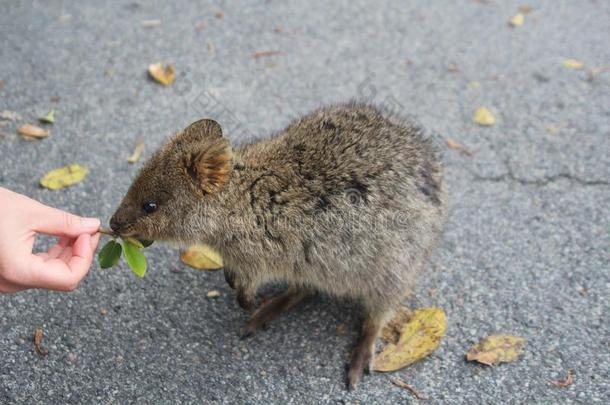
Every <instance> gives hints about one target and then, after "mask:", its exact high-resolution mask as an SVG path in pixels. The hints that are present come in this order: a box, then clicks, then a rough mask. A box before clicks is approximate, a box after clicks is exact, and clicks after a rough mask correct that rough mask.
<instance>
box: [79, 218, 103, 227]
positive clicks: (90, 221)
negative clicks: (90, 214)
mask: <svg viewBox="0 0 610 405" xmlns="http://www.w3.org/2000/svg"><path fill="white" fill-rule="evenodd" d="M83 225H84V226H85V227H87V228H96V229H97V228H99V227H100V225H101V222H100V220H99V219H98V218H83Z"/></svg>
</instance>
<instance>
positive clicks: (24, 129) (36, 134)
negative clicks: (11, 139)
mask: <svg viewBox="0 0 610 405" xmlns="http://www.w3.org/2000/svg"><path fill="white" fill-rule="evenodd" d="M17 133H19V135H21V136H22V137H23V138H24V139H27V140H28V141H31V140H34V139H42V138H46V137H47V136H49V131H48V130H46V129H42V128H40V127H37V126H35V125H30V124H25V125H22V126H20V127H19V128H17Z"/></svg>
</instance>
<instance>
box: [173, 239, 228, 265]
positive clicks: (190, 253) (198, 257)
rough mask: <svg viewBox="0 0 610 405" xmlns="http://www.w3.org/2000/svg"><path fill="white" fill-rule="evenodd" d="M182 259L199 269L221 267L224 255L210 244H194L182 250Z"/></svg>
mask: <svg viewBox="0 0 610 405" xmlns="http://www.w3.org/2000/svg"><path fill="white" fill-rule="evenodd" d="M180 260H182V262H183V263H185V264H188V265H189V266H191V267H193V268H195V269H199V270H218V269H221V268H222V266H223V264H222V257H220V254H218V252H216V251H215V250H214V249H212V248H211V247H210V246H208V245H203V244H202V245H193V246H191V247H189V248H188V249H187V250H185V251H184V252H182V254H181V255H180Z"/></svg>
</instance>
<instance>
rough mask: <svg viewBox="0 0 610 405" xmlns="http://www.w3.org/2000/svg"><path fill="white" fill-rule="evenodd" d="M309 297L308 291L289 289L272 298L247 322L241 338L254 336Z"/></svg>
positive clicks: (241, 332)
mask: <svg viewBox="0 0 610 405" xmlns="http://www.w3.org/2000/svg"><path fill="white" fill-rule="evenodd" d="M307 296H309V293H308V292H306V291H296V290H294V289H292V288H288V289H287V290H286V291H284V292H283V293H282V294H280V295H278V296H277V297H273V298H271V299H270V300H269V301H267V302H265V303H264V304H262V305H261V306H260V307H259V308H258V309H257V310H256V312H255V313H254V314H253V315H252V317H251V318H250V319H249V320H248V322H246V324H245V325H244V326H243V328H242V329H241V331H240V337H241V338H242V339H244V338H247V337H249V336H252V335H253V334H254V333H256V332H257V331H258V330H260V329H262V328H263V327H265V325H266V324H267V323H269V322H270V321H272V320H274V319H275V318H277V317H279V316H280V315H281V314H282V313H284V312H286V311H288V310H289V309H290V308H292V307H294V306H295V305H296V304H298V303H299V302H301V301H303V299H304V298H305V297H307Z"/></svg>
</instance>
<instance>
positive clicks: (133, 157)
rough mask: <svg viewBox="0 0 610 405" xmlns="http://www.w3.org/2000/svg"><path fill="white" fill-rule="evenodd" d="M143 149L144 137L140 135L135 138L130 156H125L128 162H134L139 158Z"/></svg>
mask: <svg viewBox="0 0 610 405" xmlns="http://www.w3.org/2000/svg"><path fill="white" fill-rule="evenodd" d="M143 151H144V138H142V137H140V138H138V139H137V140H136V147H135V148H134V149H133V153H132V154H131V156H129V157H128V158H127V161H128V162H129V163H136V162H137V161H138V160H140V157H141V156H142V152H143Z"/></svg>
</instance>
